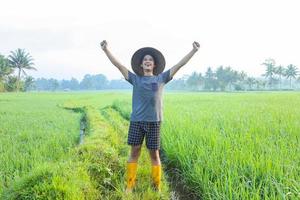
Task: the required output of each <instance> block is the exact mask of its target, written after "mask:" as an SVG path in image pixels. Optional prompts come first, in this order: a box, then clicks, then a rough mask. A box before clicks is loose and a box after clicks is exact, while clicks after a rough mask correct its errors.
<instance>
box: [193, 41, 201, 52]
mask: <svg viewBox="0 0 300 200" xmlns="http://www.w3.org/2000/svg"><path fill="white" fill-rule="evenodd" d="M199 48H200V44H199V43H198V42H196V41H195V42H194V43H193V50H194V51H198V50H199Z"/></svg>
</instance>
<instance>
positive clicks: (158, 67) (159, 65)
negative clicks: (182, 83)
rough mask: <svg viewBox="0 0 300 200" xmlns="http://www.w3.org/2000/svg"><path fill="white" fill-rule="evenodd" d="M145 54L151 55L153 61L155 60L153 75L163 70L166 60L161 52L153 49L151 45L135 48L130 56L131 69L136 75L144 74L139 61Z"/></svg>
mask: <svg viewBox="0 0 300 200" xmlns="http://www.w3.org/2000/svg"><path fill="white" fill-rule="evenodd" d="M145 55H151V56H152V57H153V58H154V62H155V67H154V69H153V74H154V75H156V76H157V75H158V74H160V73H161V72H163V71H164V68H165V65H166V61H165V58H164V56H163V54H162V53H161V52H160V51H158V50H157V49H154V48H152V47H144V48H141V49H139V50H137V51H136V52H135V53H134V54H133V56H132V58H131V67H132V70H133V71H134V72H135V73H136V74H137V75H139V76H143V75H144V71H143V68H142V67H141V63H142V60H143V58H144V56H145Z"/></svg>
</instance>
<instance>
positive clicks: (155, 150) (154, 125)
mask: <svg viewBox="0 0 300 200" xmlns="http://www.w3.org/2000/svg"><path fill="white" fill-rule="evenodd" d="M146 145H147V148H148V149H149V154H150V158H151V164H152V168H151V169H152V170H151V176H152V181H153V185H154V186H155V188H156V189H157V190H158V191H160V180H161V162H160V156H159V148H160V122H151V123H149V129H148V132H147V133H146Z"/></svg>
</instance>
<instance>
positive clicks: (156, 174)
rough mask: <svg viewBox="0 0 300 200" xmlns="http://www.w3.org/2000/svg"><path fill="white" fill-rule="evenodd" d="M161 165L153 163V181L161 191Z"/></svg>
mask: <svg viewBox="0 0 300 200" xmlns="http://www.w3.org/2000/svg"><path fill="white" fill-rule="evenodd" d="M160 179H161V165H152V181H153V185H154V187H155V189H156V190H157V191H160Z"/></svg>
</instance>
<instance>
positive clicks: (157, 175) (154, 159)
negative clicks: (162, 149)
mask: <svg viewBox="0 0 300 200" xmlns="http://www.w3.org/2000/svg"><path fill="white" fill-rule="evenodd" d="M149 153H150V157H151V163H152V167H151V176H152V181H153V184H154V187H155V188H156V189H157V190H158V191H160V180H161V162H160V157H159V151H158V150H150V149H149Z"/></svg>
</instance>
